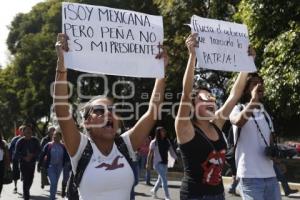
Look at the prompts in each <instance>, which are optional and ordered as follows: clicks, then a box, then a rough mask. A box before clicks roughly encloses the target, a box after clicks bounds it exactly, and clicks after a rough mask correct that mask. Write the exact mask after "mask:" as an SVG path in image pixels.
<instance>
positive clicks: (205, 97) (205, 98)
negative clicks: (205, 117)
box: [197, 94, 216, 102]
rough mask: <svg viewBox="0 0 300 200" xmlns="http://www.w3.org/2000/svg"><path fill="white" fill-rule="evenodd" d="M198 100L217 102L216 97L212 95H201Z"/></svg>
mask: <svg viewBox="0 0 300 200" xmlns="http://www.w3.org/2000/svg"><path fill="white" fill-rule="evenodd" d="M197 98H198V99H199V100H201V101H203V102H216V97H215V96H213V95H211V94H206V95H205V94H199V95H198V97H197Z"/></svg>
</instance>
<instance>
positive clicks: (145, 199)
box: [0, 172, 300, 200]
mask: <svg viewBox="0 0 300 200" xmlns="http://www.w3.org/2000/svg"><path fill="white" fill-rule="evenodd" d="M154 182H155V179H152V183H154ZM168 183H169V191H170V195H171V199H172V200H179V188H180V181H178V180H177V181H176V180H172V181H169V182H168ZM13 188H14V187H13V184H9V185H4V186H3V190H2V194H1V197H0V199H1V200H2V199H3V200H20V199H22V182H20V181H18V192H17V194H13ZM151 188H152V187H151V186H148V185H146V184H144V183H143V182H142V181H141V182H140V183H139V184H138V185H137V187H136V188H135V192H136V200H149V199H153V197H152V196H151V193H150V189H151ZM225 188H226V199H230V200H241V198H240V197H238V196H233V195H229V194H228V193H227V191H228V185H225ZM49 189H50V188H49V186H45V188H44V189H41V187H40V174H39V173H37V172H36V173H35V177H34V181H33V185H32V187H31V190H30V193H31V199H33V200H46V199H49V193H50V192H49ZM60 194H61V178H60V180H59V184H58V191H57V200H62V199H63V198H61V196H60ZM157 196H158V199H164V193H163V190H162V188H160V189H159V190H158V193H157ZM282 197H283V198H282V199H283V200H288V199H300V193H298V194H295V195H292V196H291V197H285V196H282ZM270 200H271V199H270Z"/></svg>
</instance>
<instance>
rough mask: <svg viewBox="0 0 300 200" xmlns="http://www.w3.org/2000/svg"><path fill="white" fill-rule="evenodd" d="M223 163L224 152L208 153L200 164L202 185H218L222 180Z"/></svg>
mask: <svg viewBox="0 0 300 200" xmlns="http://www.w3.org/2000/svg"><path fill="white" fill-rule="evenodd" d="M224 162H225V150H221V151H219V152H215V151H213V152H210V154H209V155H208V158H207V159H206V161H205V162H204V163H202V165H201V166H202V168H203V171H204V172H203V179H202V181H203V183H206V184H208V185H219V184H220V183H221V180H222V174H221V173H222V167H223V166H224Z"/></svg>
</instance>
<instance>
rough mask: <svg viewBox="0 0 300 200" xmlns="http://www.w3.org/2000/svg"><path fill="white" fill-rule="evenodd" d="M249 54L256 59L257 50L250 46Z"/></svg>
mask: <svg viewBox="0 0 300 200" xmlns="http://www.w3.org/2000/svg"><path fill="white" fill-rule="evenodd" d="M248 55H249V56H252V57H253V59H254V60H255V57H256V52H255V50H254V49H253V48H252V47H251V46H249V47H248Z"/></svg>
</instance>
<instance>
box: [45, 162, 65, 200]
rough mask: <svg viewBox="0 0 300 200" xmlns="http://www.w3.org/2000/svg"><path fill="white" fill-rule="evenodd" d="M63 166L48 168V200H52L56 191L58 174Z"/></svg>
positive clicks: (50, 166)
mask: <svg viewBox="0 0 300 200" xmlns="http://www.w3.org/2000/svg"><path fill="white" fill-rule="evenodd" d="M62 168H63V166H62V165H51V164H50V165H49V168H48V176H49V179H50V199H51V200H54V199H55V195H56V191H57V183H58V179H59V176H60V173H61V171H62Z"/></svg>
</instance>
